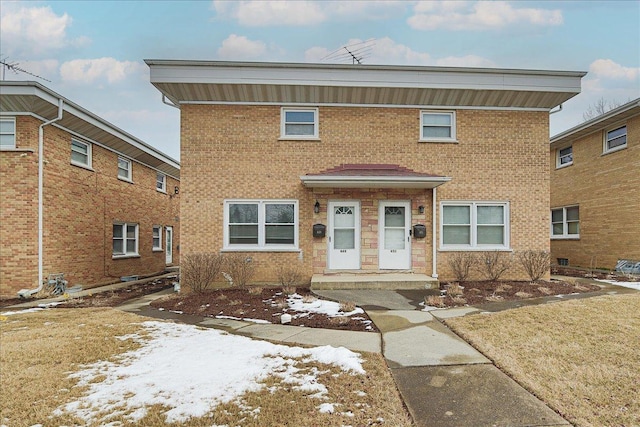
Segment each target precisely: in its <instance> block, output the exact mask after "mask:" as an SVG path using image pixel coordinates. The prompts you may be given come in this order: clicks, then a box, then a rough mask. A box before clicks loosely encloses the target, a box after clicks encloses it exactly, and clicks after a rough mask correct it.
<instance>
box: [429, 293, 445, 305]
mask: <svg viewBox="0 0 640 427" xmlns="http://www.w3.org/2000/svg"><path fill="white" fill-rule="evenodd" d="M424 303H425V304H426V305H428V306H431V307H444V306H445V305H446V304H445V303H444V300H443V298H442V297H440V296H438V295H427V296H426V297H425V298H424Z"/></svg>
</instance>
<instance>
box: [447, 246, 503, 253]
mask: <svg viewBox="0 0 640 427" xmlns="http://www.w3.org/2000/svg"><path fill="white" fill-rule="evenodd" d="M487 251H491V252H513V249H511V248H505V247H492V246H487V247H477V246H475V247H470V246H469V247H447V246H440V247H439V248H438V252H487Z"/></svg>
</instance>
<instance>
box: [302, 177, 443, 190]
mask: <svg viewBox="0 0 640 427" xmlns="http://www.w3.org/2000/svg"><path fill="white" fill-rule="evenodd" d="M300 180H301V181H302V184H303V185H304V186H305V187H309V188H435V187H439V186H440V185H442V184H445V183H447V182H449V181H451V178H450V177H447V176H438V177H412V176H326V175H303V176H301V177H300Z"/></svg>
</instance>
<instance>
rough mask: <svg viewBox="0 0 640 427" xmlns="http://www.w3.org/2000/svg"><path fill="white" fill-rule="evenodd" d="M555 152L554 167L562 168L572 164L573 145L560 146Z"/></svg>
mask: <svg viewBox="0 0 640 427" xmlns="http://www.w3.org/2000/svg"><path fill="white" fill-rule="evenodd" d="M557 153H558V158H557V161H556V167H558V168H563V167H565V166H569V165H572V164H573V147H567V148H562V149H560V150H558V151H557Z"/></svg>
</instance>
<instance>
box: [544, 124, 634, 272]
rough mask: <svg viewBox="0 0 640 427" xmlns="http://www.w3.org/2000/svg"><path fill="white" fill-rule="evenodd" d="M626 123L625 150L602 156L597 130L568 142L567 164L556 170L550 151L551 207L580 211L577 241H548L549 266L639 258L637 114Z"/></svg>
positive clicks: (603, 263)
mask: <svg viewBox="0 0 640 427" xmlns="http://www.w3.org/2000/svg"><path fill="white" fill-rule="evenodd" d="M620 124H623V123H620ZM626 124H627V148H626V149H623V150H620V151H615V152H612V153H609V154H605V155H603V154H602V151H603V139H604V130H602V131H598V132H596V133H593V134H591V135H588V136H586V137H583V138H582V139H579V140H576V141H573V143H572V147H573V164H572V165H571V166H567V167H563V168H560V169H556V156H557V153H556V150H555V149H552V150H551V155H550V167H551V171H552V172H551V207H552V208H557V207H563V206H570V205H579V207H580V239H579V240H556V239H553V240H551V256H552V262H557V259H558V258H567V259H569V264H570V265H573V266H580V267H594V268H597V267H603V268H613V267H615V265H616V262H617V260H618V259H632V260H640V226H639V225H638V217H639V212H640V191H638V189H640V116H635V117H633V118H631V119H629V120H628V121H627V122H626Z"/></svg>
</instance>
